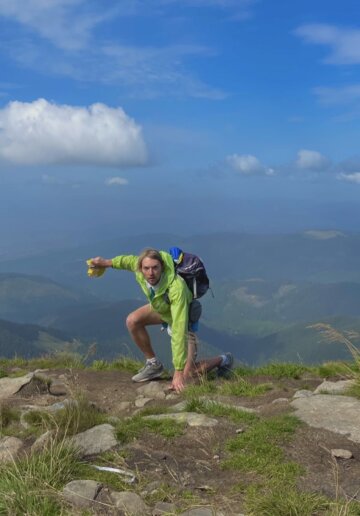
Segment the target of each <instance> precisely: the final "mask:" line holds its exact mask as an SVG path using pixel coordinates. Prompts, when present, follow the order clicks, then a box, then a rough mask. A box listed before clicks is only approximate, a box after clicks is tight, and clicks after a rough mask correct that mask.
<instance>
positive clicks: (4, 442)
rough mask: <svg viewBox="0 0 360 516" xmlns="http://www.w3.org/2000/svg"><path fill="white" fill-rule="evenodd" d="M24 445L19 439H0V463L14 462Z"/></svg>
mask: <svg viewBox="0 0 360 516" xmlns="http://www.w3.org/2000/svg"><path fill="white" fill-rule="evenodd" d="M23 444H24V443H23V442H22V441H21V440H20V439H18V438H17V437H3V438H2V439H0V462H13V460H14V459H15V458H16V457H17V456H18V454H19V452H20V450H21V448H22V447H23Z"/></svg>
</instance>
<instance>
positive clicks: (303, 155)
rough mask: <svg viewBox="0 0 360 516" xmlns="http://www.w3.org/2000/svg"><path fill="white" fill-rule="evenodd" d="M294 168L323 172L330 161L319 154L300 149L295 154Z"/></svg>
mask: <svg viewBox="0 0 360 516" xmlns="http://www.w3.org/2000/svg"><path fill="white" fill-rule="evenodd" d="M297 156H298V157H297V160H296V166H297V167H298V168H300V169H302V170H316V171H320V170H325V169H327V168H328V167H329V165H330V161H329V159H328V158H326V156H323V155H322V154H321V153H320V152H317V151H312V150H306V149H302V150H299V152H298V154H297Z"/></svg>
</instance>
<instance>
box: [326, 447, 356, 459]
mask: <svg viewBox="0 0 360 516" xmlns="http://www.w3.org/2000/svg"><path fill="white" fill-rule="evenodd" d="M331 455H332V456H333V457H335V458H336V459H352V458H353V454H352V453H351V451H349V450H342V449H340V448H339V449H333V450H331Z"/></svg>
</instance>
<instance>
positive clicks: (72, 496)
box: [63, 480, 102, 507]
mask: <svg viewBox="0 0 360 516" xmlns="http://www.w3.org/2000/svg"><path fill="white" fill-rule="evenodd" d="M101 487H102V485H101V484H100V483H99V482H96V481H95V480H73V481H72V482H69V483H68V484H66V486H65V487H64V489H63V495H64V498H65V499H66V500H67V501H68V502H70V503H71V504H73V505H75V506H76V507H91V506H92V505H93V501H94V500H95V498H96V497H97V495H98V494H99V491H100V489H101Z"/></svg>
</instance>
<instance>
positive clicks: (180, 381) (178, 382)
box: [171, 371, 185, 392]
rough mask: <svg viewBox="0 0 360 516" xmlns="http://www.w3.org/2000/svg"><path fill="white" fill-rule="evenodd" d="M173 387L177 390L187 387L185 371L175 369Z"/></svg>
mask: <svg viewBox="0 0 360 516" xmlns="http://www.w3.org/2000/svg"><path fill="white" fill-rule="evenodd" d="M171 388H172V389H173V390H174V391H176V392H181V391H182V390H183V389H184V388H185V378H184V371H175V372H174V376H173V380H172V384H171Z"/></svg>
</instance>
